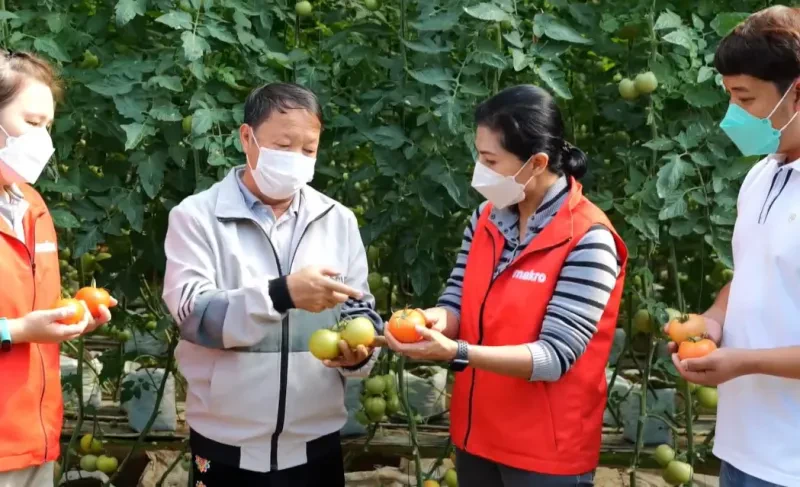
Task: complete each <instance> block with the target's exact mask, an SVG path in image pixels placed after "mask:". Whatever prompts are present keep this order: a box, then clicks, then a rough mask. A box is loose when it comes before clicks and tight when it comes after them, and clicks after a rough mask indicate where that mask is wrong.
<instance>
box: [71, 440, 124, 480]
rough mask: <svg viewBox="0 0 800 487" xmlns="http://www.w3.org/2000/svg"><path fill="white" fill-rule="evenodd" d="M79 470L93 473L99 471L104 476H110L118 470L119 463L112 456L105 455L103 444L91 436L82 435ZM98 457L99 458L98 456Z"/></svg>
mask: <svg viewBox="0 0 800 487" xmlns="http://www.w3.org/2000/svg"><path fill="white" fill-rule="evenodd" d="M80 451H81V453H82V454H83V456H81V461H80V466H81V470H85V471H87V472H94V471H95V470H100V471H101V472H103V473H104V474H106V475H111V474H113V473H114V472H116V471H117V468H119V461H118V460H117V458H116V457H114V456H113V455H105V453H104V449H103V444H102V443H101V442H100V440H98V439H97V438H95V437H94V436H92V435H91V434H86V435H83V438H81V442H80ZM98 455H99V456H98Z"/></svg>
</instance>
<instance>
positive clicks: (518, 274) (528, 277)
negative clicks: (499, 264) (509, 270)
mask: <svg viewBox="0 0 800 487" xmlns="http://www.w3.org/2000/svg"><path fill="white" fill-rule="evenodd" d="M511 277H513V278H514V279H520V280H523V281H530V282H539V283H542V282H545V281H546V280H547V275H546V274H545V273H543V272H536V271H521V270H516V271H514V274H512V275H511Z"/></svg>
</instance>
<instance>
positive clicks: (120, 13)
mask: <svg viewBox="0 0 800 487" xmlns="http://www.w3.org/2000/svg"><path fill="white" fill-rule="evenodd" d="M114 11H115V12H116V14H117V25H125V24H127V23H128V22H130V21H131V20H133V18H134V17H136V16H137V15H144V14H145V12H147V0H119V2H117V6H116V8H115V9H114Z"/></svg>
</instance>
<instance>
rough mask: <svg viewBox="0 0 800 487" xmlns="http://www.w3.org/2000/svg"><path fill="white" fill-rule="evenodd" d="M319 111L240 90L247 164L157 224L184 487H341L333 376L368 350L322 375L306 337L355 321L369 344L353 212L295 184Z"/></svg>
mask: <svg viewBox="0 0 800 487" xmlns="http://www.w3.org/2000/svg"><path fill="white" fill-rule="evenodd" d="M321 131H322V110H321V107H320V105H319V102H318V101H317V99H316V97H315V96H314V94H313V93H311V92H310V91H308V90H306V89H305V88H302V87H300V86H297V85H293V84H269V85H265V86H262V87H260V88H258V89H256V90H255V91H253V92H252V93H251V94H250V96H249V97H248V98H247V100H246V102H245V107H244V123H243V124H242V126H241V127H240V129H239V137H240V141H241V145H242V147H243V149H244V152H245V158H246V165H244V166H240V167H236V168H233V169H232V170H231V171H230V172H229V174H228V175H227V177H226V178H225V179H223V180H222V181H220V182H218V183H217V184H215V185H214V186H212V187H211V188H209V189H208V190H206V191H203V192H201V193H199V194H196V195H193V196H190V197H188V198H186V199H185V200H184V201H183V202H181V203H180V204H179V205H178V206H176V207H175V208H174V209H173V210H172V211H171V212H170V216H169V229H168V231H167V238H166V243H165V251H166V257H167V268H166V276H165V282H164V300H165V301H166V303H167V306H168V307H169V309H170V312H171V313H172V315H173V317H174V318H175V320H177V322H178V324H179V326H180V329H181V342H180V344H179V345H178V348H177V350H176V358H177V361H178V366H179V368H180V371H181V373H182V374H183V375H184V376H185V377H186V380H187V381H188V385H189V387H188V391H187V398H186V419H187V422H188V423H189V426H190V428H191V433H190V446H191V449H192V460H193V462H192V463H193V469H194V472H193V479H194V481H195V485H196V486H205V487H218V486H234V485H235V486H251V485H252V486H259V487H275V486H291V487H305V486H307V487H316V486H326V487H337V486H344V469H343V465H342V453H341V446H340V443H339V433H338V432H339V430H340V429H341V428H342V426H343V425H344V423H345V421H346V419H347V412H346V410H345V407H344V382H345V381H344V376H346V375H357V376H358V375H366V374H368V373H369V370H370V369H371V367H372V364H373V363H374V361H375V358H376V357H377V355H378V354H377V353H376V352H374V350H372V349H366V348H364V347H359V349H358V350H356V351H354V352H351V351H350V350H349V349H348V348H347V346H346V344H345V343H344V342H342V343H340V345H341V347H340V348H341V349H342V357H341V358H340V359H338V360H336V361H333V362H325V363H323V362H321V361H319V360H317V359H316V358H314V357H313V356H312V355H311V354H310V353H309V352H308V339H309V337H310V336H311V334H312V333H313V332H314V331H316V330H318V329H320V328H324V327H329V326H331V325H333V324H335V323H336V322H337V321H339V320H341V319H344V318H351V317H354V316H365V317H367V318H369V319H370V320H371V321H372V322H373V323H374V325H375V328H376V330H377V331H378V332H379V333H380V332H382V328H383V322H382V320H381V319H380V317H379V316H378V315H377V314H376V313H375V310H374V299H373V297H372V295H371V294H370V292H369V288H368V285H367V274H368V270H367V258H366V254H365V252H364V245H363V243H362V241H361V237H360V234H359V230H358V225H357V221H356V218H355V216H354V215H353V213H352V212H351V211H350V210H349V209H347V208H346V207H344V206H343V205H341V204H340V203H338V202H336V201H334V200H332V199H330V198H328V197H326V196H324V195H322V194H321V193H319V192H317V191H315V190H314V189H312V188H311V187H309V186H308V185H307V183H308V182H310V181H311V179H312V177H313V174H314V165H315V162H316V155H317V148H318V145H319V140H320V134H321Z"/></svg>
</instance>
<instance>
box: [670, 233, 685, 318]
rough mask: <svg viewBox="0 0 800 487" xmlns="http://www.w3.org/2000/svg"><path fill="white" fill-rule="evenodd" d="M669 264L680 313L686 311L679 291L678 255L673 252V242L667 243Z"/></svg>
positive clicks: (681, 293)
mask: <svg viewBox="0 0 800 487" xmlns="http://www.w3.org/2000/svg"><path fill="white" fill-rule="evenodd" d="M669 265H670V267H671V268H672V269H671V271H672V279H673V280H674V281H675V294H676V297H677V298H678V309H680V310H681V313H684V314H685V313H686V303H685V302H684V301H683V292H681V279H680V277H679V276H678V257H677V256H676V254H675V242H674V241H672V242H670V243H669Z"/></svg>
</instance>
